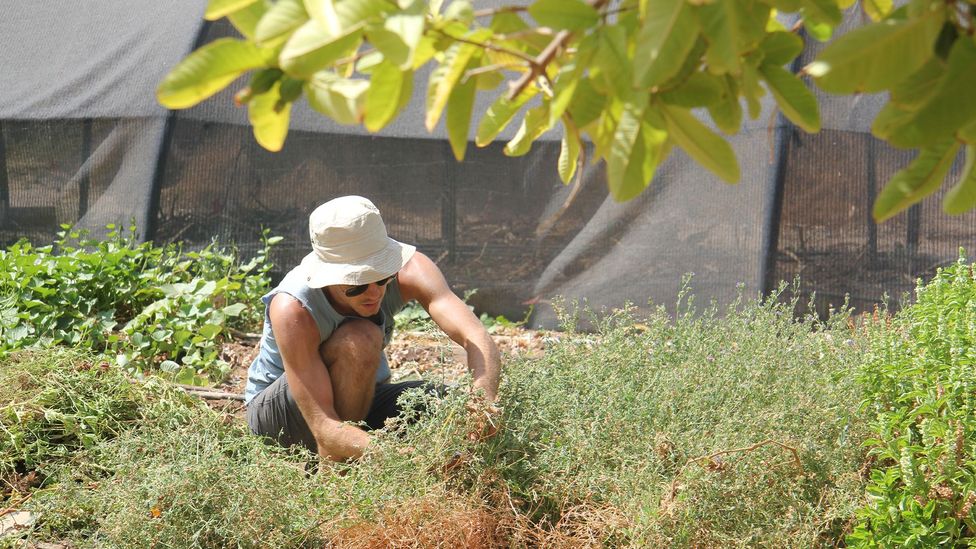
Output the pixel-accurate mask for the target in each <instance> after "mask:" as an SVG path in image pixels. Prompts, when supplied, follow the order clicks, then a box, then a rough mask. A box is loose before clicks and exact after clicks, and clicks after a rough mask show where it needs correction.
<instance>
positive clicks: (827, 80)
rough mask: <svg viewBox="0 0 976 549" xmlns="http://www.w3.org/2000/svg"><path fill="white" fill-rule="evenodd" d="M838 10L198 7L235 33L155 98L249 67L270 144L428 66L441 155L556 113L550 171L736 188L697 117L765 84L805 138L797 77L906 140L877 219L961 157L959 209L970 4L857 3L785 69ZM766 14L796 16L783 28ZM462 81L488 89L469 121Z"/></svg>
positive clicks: (244, 3)
mask: <svg viewBox="0 0 976 549" xmlns="http://www.w3.org/2000/svg"><path fill="white" fill-rule="evenodd" d="M854 1H855V0H535V1H533V2H531V3H530V4H528V5H526V6H520V5H512V6H504V7H496V8H492V9H477V8H476V7H475V6H474V5H473V3H472V1H470V0H276V1H273V2H272V1H270V0H210V2H209V5H208V6H207V10H206V15H205V17H206V18H207V19H210V20H216V19H219V18H222V17H227V18H228V19H229V20H230V22H231V23H232V24H233V25H234V27H235V28H237V30H238V31H239V32H240V34H241V35H242V37H243V38H242V39H233V38H225V39H220V40H216V41H214V42H211V43H209V44H207V45H205V46H203V47H201V48H200V49H198V50H196V51H194V52H192V53H191V54H190V55H189V56H187V57H186V59H184V60H183V61H182V62H180V63H179V64H178V65H177V66H176V67H175V68H174V69H173V70H172V72H170V73H169V75H167V77H166V78H165V79H164V80H163V82H162V83H161V84H160V86H159V89H158V91H157V94H158V99H159V101H160V103H161V104H163V105H164V106H166V107H168V108H172V109H179V108H187V107H191V106H193V105H195V104H197V103H199V102H200V101H203V100H204V99H206V98H208V97H210V96H212V95H214V94H216V93H217V92H219V91H220V90H222V89H224V88H225V87H227V86H228V85H230V84H231V83H232V82H234V81H235V80H237V79H238V78H239V77H241V76H242V75H244V74H245V73H252V74H251V78H250V83H249V84H248V85H247V86H246V87H244V88H243V89H241V90H240V92H238V93H237V95H236V96H235V101H236V102H237V103H238V104H240V105H246V106H247V108H248V116H249V119H250V121H251V124H252V125H253V127H254V135H255V138H256V139H257V141H258V143H260V144H261V145H262V146H263V147H265V148H267V149H269V150H272V151H277V150H280V149H281V147H282V146H283V144H284V141H285V137H286V135H287V133H288V124H289V114H290V109H291V105H292V103H294V102H295V101H296V100H298V99H299V98H300V97H301V96H303V95H304V96H305V99H306V101H308V103H309V104H310V105H311V106H312V108H314V109H315V110H317V111H319V112H321V113H322V114H324V115H325V116H328V117H329V118H331V119H333V120H335V121H336V122H339V123H342V124H362V125H363V126H364V127H365V128H366V129H367V130H369V131H378V130H380V129H381V128H383V127H384V126H385V125H386V124H388V123H389V122H390V121H391V120H393V119H394V118H395V117H396V116H397V115H398V114H399V113H400V111H401V110H402V109H403V108H404V106H405V105H406V103H407V101H408V100H409V98H410V97H411V94H412V93H413V84H414V73H415V71H417V70H418V69H420V68H421V67H423V66H425V65H427V64H431V65H432V66H433V70H432V71H431V73H430V78H429V81H428V83H427V95H426V97H427V102H426V126H427V129H428V130H432V129H433V128H434V127H435V126H436V125H437V124H438V122H439V121H440V120H441V118H442V117H444V118H445V126H446V129H447V134H448V139H449V141H450V144H451V147H452V149H453V151H454V155H455V156H456V157H457V159H458V160H461V159H463V158H464V153H465V149H466V147H467V145H468V136H469V133H470V131H471V125H472V124H476V125H477V126H476V132H475V135H476V139H475V143H476V145H478V146H485V145H487V144H489V143H491V142H492V141H493V140H494V139H495V138H496V137H497V136H498V135H499V134H500V133H501V131H502V130H503V129H504V128H505V127H506V126H508V125H509V124H518V131H517V132H516V133H515V136H514V138H512V139H511V140H510V141H509V142H508V143H507V145H506V146H505V153H506V154H509V155H512V156H517V155H522V154H525V153H527V152H528V151H529V149H530V147H531V146H532V143H533V141H535V140H536V139H537V138H539V137H540V136H541V135H542V134H544V133H545V132H546V131H548V130H549V129H551V128H554V127H556V126H557V125H559V124H561V125H562V126H563V130H564V131H563V138H562V148H561V152H560V155H559V161H558V166H557V169H558V171H559V175H560V177H561V178H562V180H563V181H564V182H567V183H569V182H570V181H571V180H572V179H573V178H574V176H575V175H576V174H579V173H580V172H581V169H580V166H581V165H582V163H583V162H584V151H585V148H584V147H583V142H584V139H588V140H589V141H590V142H592V143H593V146H594V147H593V150H594V156H595V159H596V160H600V159H602V160H603V161H605V162H606V164H607V183H608V186H609V190H610V192H611V194H612V195H613V196H614V197H615V198H616V199H617V200H628V199H630V198H633V197H634V196H636V195H637V194H639V193H640V192H641V191H642V190H643V189H644V188H645V187H647V186H648V185H649V184H650V182H651V180H652V178H653V176H654V172H655V170H656V168H657V166H658V165H660V163H661V162H662V161H663V160H664V158H665V157H666V156H667V155H668V153H669V152H670V151H671V149H672V148H673V147H674V146H678V147H680V148H682V149H684V150H685V152H687V153H688V155H689V156H691V157H692V158H693V159H694V160H696V161H697V162H698V163H700V164H701V165H702V166H704V167H706V168H708V169H709V170H711V171H712V172H714V173H715V174H716V175H718V176H719V177H720V178H721V179H723V180H725V181H728V182H730V183H734V182H736V181H738V180H739V177H740V174H739V165H738V162H737V160H736V157H735V154H734V153H733V151H732V148H731V147H730V146H729V144H728V143H727V141H726V140H725V138H723V137H722V136H721V135H720V134H719V133H716V131H714V130H713V129H712V128H717V129H718V130H719V131H720V132H723V133H726V134H734V133H736V132H737V131H739V129H740V128H741V125H742V118H743V111H745V113H747V114H748V116H750V117H751V118H756V117H757V116H759V114H760V103H759V99H760V97H762V96H763V95H764V94H765V93H767V92H768V93H770V94H772V96H773V98H774V99H775V101H776V104H777V105H778V107H779V109H780V110H781V111H782V113H783V114H784V115H785V116H786V118H788V119H789V120H790V121H792V122H793V123H794V124H796V125H797V126H799V127H800V128H802V129H804V130H806V131H808V132H817V131H819V129H820V115H819V109H818V105H817V100H816V97H815V96H814V94H813V93H812V92H811V91H810V89H809V88H808V87H807V85H806V84H805V83H804V82H803V80H801V78H800V76H804V75H808V76H810V77H812V79H813V81H814V82H815V83H816V85H817V86H819V87H820V88H821V89H823V90H825V91H828V92H832V93H838V94H855V93H862V92H864V93H875V92H887V93H888V101H887V103H886V105H885V106H884V108H883V109H882V110H881V112H880V113H879V114H878V116H877V118H876V119H875V121H874V124H873V127H872V132H873V133H874V135H876V136H878V137H879V138H881V139H884V140H885V141H887V142H888V143H890V144H891V145H893V146H895V147H900V148H906V149H917V150H918V155H917V157H916V158H915V160H914V161H913V162H912V163H911V164H910V165H909V166H908V167H906V168H905V169H903V170H902V171H900V172H898V173H897V174H895V175H894V176H893V177H892V179H891V180H890V181H889V182H888V184H887V185H886V186H885V188H884V189H883V190H882V192H881V193H879V195H878V198H877V201H876V203H875V205H874V215H875V218H877V219H878V220H884V219H887V218H889V217H891V216H893V215H894V214H896V213H898V212H899V211H901V210H903V209H905V208H907V207H908V206H910V205H912V204H914V203H915V202H918V201H919V200H921V199H922V198H924V197H925V196H927V195H929V194H931V193H932V192H934V191H935V190H937V189H938V188H939V187H940V186H941V185H942V184H943V180H944V178H945V176H946V174H947V173H948V171H949V168H950V166H951V165H952V163H953V161H954V160H955V158H956V156H957V155H958V152H959V150H960V149H961V148H962V149H965V154H966V164H965V166H964V169H963V171H962V175H961V177H960V178H959V179H958V180H957V181H954V182H952V184H953V187H952V188H951V190H950V191H949V192H948V193H947V195H946V197H945V203H944V207H945V209H946V211H947V212H949V213H961V212H965V211H968V210H970V209H972V208H973V207H974V206H976V101H973V100H972V94H973V90H976V40H974V37H973V34H974V14H976V0H909V2H908V3H906V4H904V5H902V6H900V7H898V8H897V9H895V7H894V5H893V3H892V0H864V1H863V2H862V4H861V5H860V9H863V11H864V12H865V13H866V14H867V15H868V16H869V17H870V18H871V20H872V22H871V23H869V24H868V25H866V26H862V27H860V28H858V29H857V30H854V31H852V32H849V33H847V34H845V35H844V36H841V37H839V38H837V39H836V40H834V41H833V42H832V43H831V44H830V45H829V46H827V47H826V48H825V49H824V50H823V51H822V52H821V53H820V55H819V56H818V57H817V58H816V59H815V60H814V61H813V62H812V63H810V64H809V65H807V66H806V67H804V68H803V69H802V70H801V71H800V75H799V76H798V75H797V74H794V72H792V71H790V70H788V68H787V67H788V66H789V65H790V64H791V63H792V62H793V61H794V59H795V58H796V57H797V56H798V55H799V54H800V53H801V51H802V50H803V45H804V42H803V36H808V37H812V38H814V39H816V40H821V41H826V40H828V39H830V38H831V37H832V34H833V31H834V29H835V28H836V27H837V26H838V25H839V24H840V23H841V20H842V17H843V14H844V12H845V10H846V11H853V10H855V9H858V8H855V7H853V4H854ZM781 14H787V15H791V16H795V17H796V18H797V20H798V23H797V24H796V25H793V26H792V28H786V27H785V26H784V25H783V24H782V23H781V22H780V21H782V20H786V19H785V18H783V17H779V16H780V15H781ZM801 30H802V31H803V32H800V31H801ZM503 84H504V85H503ZM479 92H481V93H489V94H492V97H493V98H494V102H493V104H492V105H491V107H490V108H489V109H488V110H487V112H485V113H483V114H481V113H479V114H480V116H478V115H476V114H475V113H474V112H473V105H474V98H475V95H476V94H477V93H479ZM743 100H744V101H743ZM743 104H744V105H743ZM706 117H707V119H710V121H711V122H712V124H706V123H703V120H706Z"/></svg>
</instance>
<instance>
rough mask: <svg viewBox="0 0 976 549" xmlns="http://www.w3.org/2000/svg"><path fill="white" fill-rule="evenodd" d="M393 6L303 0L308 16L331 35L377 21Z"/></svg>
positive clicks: (374, 0) (379, 1) (363, 0)
mask: <svg viewBox="0 0 976 549" xmlns="http://www.w3.org/2000/svg"><path fill="white" fill-rule="evenodd" d="M394 7H395V4H393V3H390V2H387V1H386V0H305V10H306V11H307V12H308V15H309V16H310V17H311V18H312V19H314V20H315V21H318V22H319V25H320V26H321V27H322V28H323V29H326V30H327V31H328V32H329V33H330V34H331V35H333V36H338V35H343V34H348V33H349V32H350V31H352V30H353V29H354V28H360V27H362V26H365V25H366V24H367V23H368V22H369V21H371V20H379V18H380V16H381V15H382V14H383V13H384V12H385V11H390V10H392V9H393V8H394Z"/></svg>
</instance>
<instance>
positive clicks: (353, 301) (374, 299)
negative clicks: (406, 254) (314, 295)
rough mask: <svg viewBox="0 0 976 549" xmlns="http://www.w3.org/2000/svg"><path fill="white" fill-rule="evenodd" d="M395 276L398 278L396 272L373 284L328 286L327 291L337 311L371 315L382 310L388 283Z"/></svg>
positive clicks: (363, 315) (365, 315) (364, 315)
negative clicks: (381, 304) (381, 305)
mask: <svg viewBox="0 0 976 549" xmlns="http://www.w3.org/2000/svg"><path fill="white" fill-rule="evenodd" d="M394 278H396V275H395V274H394V275H393V276H391V277H389V278H385V279H383V280H380V281H379V282H373V283H372V284H364V285H360V286H349V285H346V284H337V285H335V286H326V287H325V291H326V292H327V295H328V296H329V300H330V301H331V302H332V306H333V307H335V310H336V311H337V312H339V313H341V314H344V315H350V314H351V315H356V316H362V317H371V316H373V315H375V314H376V313H378V312H380V303H382V301H383V296H384V295H386V285H387V284H388V283H389V282H390V281H391V280H393V279H394Z"/></svg>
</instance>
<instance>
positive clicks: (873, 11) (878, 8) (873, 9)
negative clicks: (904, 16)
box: [861, 0, 894, 22]
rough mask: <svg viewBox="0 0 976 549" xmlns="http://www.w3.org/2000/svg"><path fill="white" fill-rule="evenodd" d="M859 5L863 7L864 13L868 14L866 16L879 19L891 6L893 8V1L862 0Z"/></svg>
mask: <svg viewBox="0 0 976 549" xmlns="http://www.w3.org/2000/svg"><path fill="white" fill-rule="evenodd" d="M861 7H863V8H864V13H866V14H868V17H870V18H871V20H872V21H876V22H877V21H881V20H882V19H884V18H885V17H887V16H888V14H889V13H891V10H892V8H894V2H892V0H864V1H863V2H862V3H861Z"/></svg>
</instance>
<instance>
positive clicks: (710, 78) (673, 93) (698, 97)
mask: <svg viewBox="0 0 976 549" xmlns="http://www.w3.org/2000/svg"><path fill="white" fill-rule="evenodd" d="M724 80H725V78H724V77H722V76H715V75H714V74H709V73H707V72H696V73H693V74H692V75H691V76H689V77H688V79H687V80H685V82H684V84H682V85H680V86H678V87H677V88H674V89H673V90H668V91H666V92H663V93H661V95H660V98H661V100H662V101H664V102H665V103H667V104H669V105H675V106H678V107H685V108H688V109H692V108H695V107H708V106H711V105H714V104H715V103H718V102H719V101H721V100H722V94H723V92H724V91H725V83H724Z"/></svg>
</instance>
